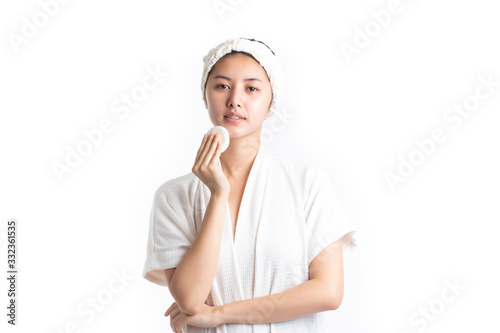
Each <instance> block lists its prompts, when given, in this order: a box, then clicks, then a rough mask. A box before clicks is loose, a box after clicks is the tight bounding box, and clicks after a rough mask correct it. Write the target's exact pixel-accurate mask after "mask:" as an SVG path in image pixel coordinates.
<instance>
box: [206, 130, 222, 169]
mask: <svg viewBox="0 0 500 333" xmlns="http://www.w3.org/2000/svg"><path fill="white" fill-rule="evenodd" d="M218 142H219V134H216V135H215V137H214V138H213V140H212V142H210V148H209V151H208V153H207V155H206V156H205V161H204V164H203V165H204V166H207V165H208V164H209V163H211V161H212V157H213V154H214V152H215V149H216V148H217V143H218Z"/></svg>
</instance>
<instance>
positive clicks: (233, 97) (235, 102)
mask: <svg viewBox="0 0 500 333" xmlns="http://www.w3.org/2000/svg"><path fill="white" fill-rule="evenodd" d="M228 105H229V106H230V107H237V108H240V107H241V97H240V93H239V92H238V91H237V89H233V90H232V92H231V94H230V96H229V100H228Z"/></svg>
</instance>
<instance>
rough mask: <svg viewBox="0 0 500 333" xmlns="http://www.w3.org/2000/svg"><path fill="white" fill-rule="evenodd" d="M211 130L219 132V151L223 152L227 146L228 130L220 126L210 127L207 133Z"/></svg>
mask: <svg viewBox="0 0 500 333" xmlns="http://www.w3.org/2000/svg"><path fill="white" fill-rule="evenodd" d="M212 132H216V133H220V138H219V139H220V145H221V153H223V152H224V151H225V150H226V149H227V147H228V146H229V132H228V131H227V129H225V128H224V127H222V126H215V127H212V128H211V129H210V130H209V131H208V132H207V134H210V133H212Z"/></svg>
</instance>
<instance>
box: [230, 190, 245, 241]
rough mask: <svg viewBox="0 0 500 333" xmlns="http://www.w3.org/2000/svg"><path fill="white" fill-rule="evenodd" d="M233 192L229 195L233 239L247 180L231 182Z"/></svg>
mask: <svg viewBox="0 0 500 333" xmlns="http://www.w3.org/2000/svg"><path fill="white" fill-rule="evenodd" d="M230 185H231V192H230V193H229V197H228V205H229V216H230V219H231V226H232V231H233V239H234V235H235V231H236V227H237V221H238V214H239V212H240V206H241V200H242V198H243V192H244V190H245V182H237V181H236V182H230Z"/></svg>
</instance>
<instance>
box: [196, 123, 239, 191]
mask: <svg viewBox="0 0 500 333" xmlns="http://www.w3.org/2000/svg"><path fill="white" fill-rule="evenodd" d="M214 134H216V135H217V136H216V135H214ZM220 141H221V139H220V134H218V133H216V132H212V133H210V135H209V134H206V135H205V136H204V137H203V141H202V142H201V145H200V148H199V149H198V153H197V154H196V160H195V162H194V165H193V168H192V169H191V171H192V172H193V173H194V174H195V175H196V176H198V178H200V179H201V181H202V182H203V183H204V184H205V185H206V186H207V187H208V188H209V189H210V191H211V192H212V194H213V193H229V191H230V189H231V186H230V185H229V181H228V180H227V178H226V175H224V172H222V169H221V168H220V167H219V159H220V154H221V143H220Z"/></svg>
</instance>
